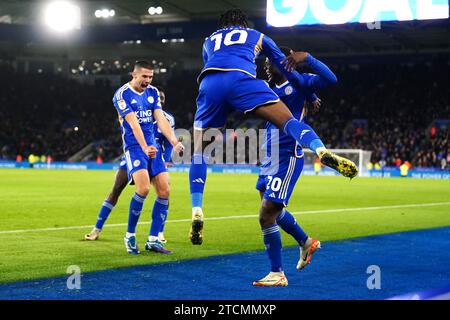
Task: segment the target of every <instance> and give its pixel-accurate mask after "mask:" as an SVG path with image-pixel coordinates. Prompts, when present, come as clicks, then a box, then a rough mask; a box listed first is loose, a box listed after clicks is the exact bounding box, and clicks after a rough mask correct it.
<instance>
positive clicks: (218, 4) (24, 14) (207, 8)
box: [0, 0, 266, 25]
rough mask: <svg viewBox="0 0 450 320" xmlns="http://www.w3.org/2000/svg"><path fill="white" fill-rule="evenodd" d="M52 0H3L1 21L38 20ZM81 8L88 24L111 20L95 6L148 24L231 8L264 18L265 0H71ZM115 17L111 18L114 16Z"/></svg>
mask: <svg viewBox="0 0 450 320" xmlns="http://www.w3.org/2000/svg"><path fill="white" fill-rule="evenodd" d="M48 2H50V1H49V0H38V1H36V0H2V1H1V2H0V22H7V23H21V24H22V23H23V24H28V23H35V22H36V21H37V20H36V19H37V16H36V13H37V12H39V11H40V8H41V7H42V6H44V5H45V4H46V3H48ZM69 2H71V3H74V4H76V5H77V6H79V7H80V8H81V11H82V15H83V23H84V24H85V25H101V24H105V23H110V22H111V21H106V20H105V19H98V18H96V16H95V11H96V10H101V9H105V8H107V9H113V10H114V11H115V16H114V20H113V23H114V24H136V23H137V24H147V23H167V22H180V21H197V20H204V19H216V18H217V15H218V14H220V13H222V12H224V11H225V10H228V9H230V8H237V7H239V8H241V9H242V10H244V11H245V12H247V14H248V15H249V16H251V17H253V18H264V17H265V13H266V6H265V1H261V0H245V1H238V0H214V1H208V0H189V1H186V0H169V1H167V0H164V1H143V0H126V1H122V0H92V1H91V0H89V1H88V0H70V1H69ZM150 6H154V7H157V6H161V7H162V8H163V14H161V15H158V14H154V15H150V14H149V12H148V9H149V7H150ZM111 20H112V19H111Z"/></svg>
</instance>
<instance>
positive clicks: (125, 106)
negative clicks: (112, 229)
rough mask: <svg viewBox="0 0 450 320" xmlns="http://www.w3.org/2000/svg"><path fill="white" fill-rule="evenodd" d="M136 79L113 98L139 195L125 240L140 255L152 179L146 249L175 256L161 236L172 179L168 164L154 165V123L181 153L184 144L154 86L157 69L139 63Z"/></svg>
mask: <svg viewBox="0 0 450 320" xmlns="http://www.w3.org/2000/svg"><path fill="white" fill-rule="evenodd" d="M132 76H133V79H132V80H131V81H130V82H129V83H126V84H125V85H123V86H122V87H120V88H119V89H118V90H117V91H116V93H115V95H114V98H113V103H114V106H115V107H116V109H117V112H118V113H119V121H120V124H121V132H122V138H123V148H124V153H125V159H126V163H127V172H128V179H129V180H131V179H132V180H133V181H134V183H135V186H136V192H135V194H134V196H133V197H132V199H131V202H130V209H129V214H128V228H127V233H126V235H125V238H124V242H125V247H126V249H127V252H128V253H130V254H139V253H140V251H139V248H138V246H137V242H136V225H137V223H138V220H139V216H140V214H141V211H142V207H143V205H144V201H145V198H146V197H147V195H148V192H149V190H150V180H152V183H153V185H154V187H155V189H156V190H157V195H158V196H157V198H156V200H155V203H154V205H153V211H152V225H151V228H150V232H149V234H150V235H149V237H148V240H147V242H146V244H145V249H146V250H149V251H156V252H160V253H171V252H170V251H168V250H166V249H164V245H163V244H162V243H161V241H159V239H158V233H159V231H160V230H161V225H162V224H163V222H164V221H163V220H164V218H163V217H165V216H167V210H168V206H169V177H168V173H167V169H166V168H165V166H164V163H163V162H161V166H152V162H154V161H158V160H157V154H158V151H159V150H158V149H157V148H156V147H155V145H156V142H155V137H154V134H153V126H154V121H156V122H157V124H158V128H159V129H160V130H161V132H162V134H163V135H164V136H165V137H167V139H168V140H169V142H170V143H171V144H172V146H173V147H174V151H175V152H177V153H179V152H181V151H183V150H184V147H183V145H182V144H181V142H179V141H178V139H177V138H176V137H175V134H174V132H173V130H172V128H171V127H170V124H169V122H168V121H167V119H166V117H165V116H164V113H163V111H162V108H161V102H160V97H159V92H158V89H157V88H155V87H153V86H151V85H150V83H151V82H152V79H153V67H152V66H151V64H150V63H148V62H147V61H138V62H136V64H135V66H134V70H133V72H132Z"/></svg>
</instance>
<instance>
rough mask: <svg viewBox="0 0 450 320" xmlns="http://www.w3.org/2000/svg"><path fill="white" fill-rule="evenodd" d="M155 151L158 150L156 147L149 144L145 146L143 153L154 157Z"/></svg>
mask: <svg viewBox="0 0 450 320" xmlns="http://www.w3.org/2000/svg"><path fill="white" fill-rule="evenodd" d="M157 152H158V149H157V148H156V147H155V146H149V147H147V149H145V153H146V154H147V155H148V156H149V157H150V158H155V157H156V153H157Z"/></svg>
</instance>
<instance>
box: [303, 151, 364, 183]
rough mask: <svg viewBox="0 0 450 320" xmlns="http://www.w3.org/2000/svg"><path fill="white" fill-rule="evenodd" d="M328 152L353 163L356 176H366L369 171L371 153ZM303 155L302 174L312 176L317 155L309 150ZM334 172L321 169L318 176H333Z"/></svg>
mask: <svg viewBox="0 0 450 320" xmlns="http://www.w3.org/2000/svg"><path fill="white" fill-rule="evenodd" d="M328 150H329V151H331V152H333V153H335V154H337V155H338V156H341V157H344V158H347V159H349V160H351V161H353V162H354V163H355V164H356V166H357V167H358V171H359V172H358V176H360V177H361V176H368V175H369V169H368V168H367V164H368V163H369V162H370V158H371V156H372V151H368V150H362V149H328ZM304 153H305V164H304V174H305V175H314V174H316V172H315V171H314V162H315V161H316V159H317V158H318V157H317V155H316V154H315V153H314V152H312V151H311V150H309V149H304ZM334 173H335V171H334V170H332V169H329V168H327V167H326V168H324V167H322V169H321V171H320V173H319V175H333V174H334Z"/></svg>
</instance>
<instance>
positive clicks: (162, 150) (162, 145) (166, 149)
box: [84, 87, 175, 243]
mask: <svg viewBox="0 0 450 320" xmlns="http://www.w3.org/2000/svg"><path fill="white" fill-rule="evenodd" d="M158 90H159V96H160V102H161V105H162V106H163V107H164V106H165V101H166V97H165V94H164V91H163V89H162V88H160V87H158ZM164 116H165V117H166V119H167V121H168V122H169V123H170V125H171V126H172V129H173V130H174V129H175V118H174V117H173V116H172V115H171V114H170V113H168V112H167V111H164ZM153 133H154V135H155V142H156V147H157V149H158V151H159V153H158V154H157V157H156V161H151V166H152V167H153V169H152V171H153V172H156V171H157V170H158V167H159V168H162V167H163V165H162V162H164V161H165V166H166V167H169V166H172V162H171V158H172V151H173V146H172V145H171V144H170V142H169V141H168V140H167V138H166V137H165V136H164V135H163V134H162V133H161V130H159V128H158V126H157V125H156V126H154V129H153ZM161 156H162V158H161ZM153 180H154V179H150V182H151V183H152V184H153ZM127 184H128V176H127V161H126V159H125V156H122V158H121V159H120V165H119V169H118V170H117V173H116V178H115V180H114V185H113V188H112V190H111V192H110V193H109V195H108V197H107V198H106V199H105V201H104V202H103V204H102V207H101V208H100V212H99V214H98V217H97V222H96V223H95V226H94V228H93V229H92V231H91V232H90V233H88V234H86V235H85V236H84V240H90V241H93V240H97V239H99V237H100V233H101V232H102V229H103V225H104V224H105V222H106V220H107V219H108V217H109V214H110V213H111V211H112V209H113V208H114V206H115V205H116V204H117V201H118V200H119V197H120V195H121V194H122V191H123V190H124V189H125V187H126V186H127ZM155 191H156V194H157V195H158V197H163V195H161V194H160V193H158V192H159V189H155ZM166 219H167V216H166V217H165V219H164V221H163V223H162V225H161V229H160V231H159V233H158V239H159V241H161V242H162V243H167V240H166V239H165V236H164V227H165V220H166ZM152 223H153V220H152ZM151 229H152V228H151Z"/></svg>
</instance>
